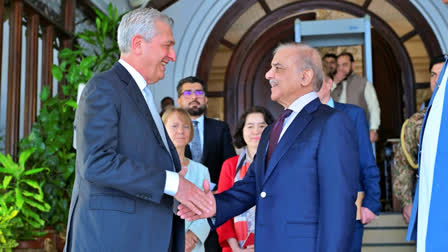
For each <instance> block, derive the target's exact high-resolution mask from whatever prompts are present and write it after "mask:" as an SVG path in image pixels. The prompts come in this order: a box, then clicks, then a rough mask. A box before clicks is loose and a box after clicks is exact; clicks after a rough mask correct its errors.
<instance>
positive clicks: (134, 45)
mask: <svg viewBox="0 0 448 252" xmlns="http://www.w3.org/2000/svg"><path fill="white" fill-rule="evenodd" d="M143 42H144V39H143V37H142V36H140V35H135V36H133V37H132V39H131V49H132V51H133V52H135V53H136V54H140V53H141V51H142V46H143Z"/></svg>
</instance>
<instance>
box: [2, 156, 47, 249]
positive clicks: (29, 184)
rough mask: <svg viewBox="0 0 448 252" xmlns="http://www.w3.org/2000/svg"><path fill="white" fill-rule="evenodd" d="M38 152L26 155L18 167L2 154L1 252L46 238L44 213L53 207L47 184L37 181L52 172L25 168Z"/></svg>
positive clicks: (20, 159)
mask: <svg viewBox="0 0 448 252" xmlns="http://www.w3.org/2000/svg"><path fill="white" fill-rule="evenodd" d="M34 151H35V149H27V150H24V151H22V152H21V154H20V155H19V161H18V163H16V162H14V160H13V159H12V158H11V156H10V155H8V156H5V155H3V154H2V153H0V164H1V167H0V179H1V184H0V194H1V196H0V249H3V250H6V251H11V249H12V248H14V247H16V246H17V245H18V243H17V240H19V239H30V238H32V237H35V236H41V235H43V234H45V232H43V231H42V228H43V227H44V226H45V221H44V220H43V219H42V218H41V213H42V212H48V211H49V210H50V205H49V204H48V203H47V202H45V201H44V193H43V191H42V185H43V183H44V182H43V181H39V180H35V179H34V177H35V175H36V174H42V173H44V171H48V168H35V167H31V168H27V167H26V166H25V163H26V161H27V160H28V158H29V157H30V156H31V155H32V154H33V152H34Z"/></svg>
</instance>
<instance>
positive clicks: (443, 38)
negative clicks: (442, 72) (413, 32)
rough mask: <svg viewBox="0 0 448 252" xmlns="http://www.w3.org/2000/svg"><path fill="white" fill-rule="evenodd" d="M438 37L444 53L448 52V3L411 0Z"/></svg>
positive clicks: (439, 0) (433, 0)
mask: <svg viewBox="0 0 448 252" xmlns="http://www.w3.org/2000/svg"><path fill="white" fill-rule="evenodd" d="M411 3H412V4H414V6H415V7H416V8H417V9H418V10H419V11H420V13H422V15H423V16H424V17H425V19H426V21H427V22H428V23H429V25H430V26H431V28H432V30H433V32H434V34H435V35H436V37H437V42H438V43H439V45H440V48H442V52H443V53H448V15H447V13H448V4H444V3H442V0H411Z"/></svg>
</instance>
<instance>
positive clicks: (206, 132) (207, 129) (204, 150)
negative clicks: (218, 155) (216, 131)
mask: <svg viewBox="0 0 448 252" xmlns="http://www.w3.org/2000/svg"><path fill="white" fill-rule="evenodd" d="M209 123H210V122H209V119H208V118H207V117H205V116H204V145H203V146H202V159H201V161H202V162H201V163H203V162H204V161H205V160H207V159H206V157H207V155H208V149H209V148H207V146H209V145H210V144H209V142H210V137H209V135H211V134H213V132H210V130H212V129H211V127H210V126H209V125H208V124H209Z"/></svg>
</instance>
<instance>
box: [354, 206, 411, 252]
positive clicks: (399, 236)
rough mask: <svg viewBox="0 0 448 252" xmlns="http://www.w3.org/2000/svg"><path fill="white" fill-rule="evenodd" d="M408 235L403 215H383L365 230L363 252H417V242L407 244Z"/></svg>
mask: <svg viewBox="0 0 448 252" xmlns="http://www.w3.org/2000/svg"><path fill="white" fill-rule="evenodd" d="M406 233H407V224H406V223H405V222H404V220H403V218H402V216H401V213H381V214H380V216H378V217H377V218H376V219H375V220H374V221H372V222H371V223H369V224H368V225H366V226H365V228H364V236H363V240H362V245H363V246H362V252H373V251H374V252H415V242H407V241H406Z"/></svg>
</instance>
